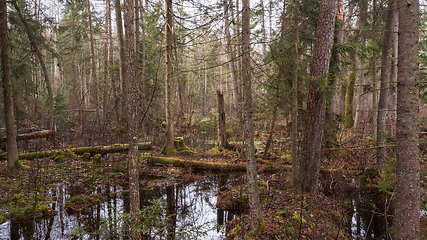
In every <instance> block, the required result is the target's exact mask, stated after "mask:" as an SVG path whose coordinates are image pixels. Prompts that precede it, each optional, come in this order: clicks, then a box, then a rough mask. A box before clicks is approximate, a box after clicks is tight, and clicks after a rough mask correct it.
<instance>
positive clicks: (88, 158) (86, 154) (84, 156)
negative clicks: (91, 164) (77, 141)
mask: <svg viewBox="0 0 427 240" xmlns="http://www.w3.org/2000/svg"><path fill="white" fill-rule="evenodd" d="M80 159H81V160H83V161H89V160H90V153H88V152H85V153H83V155H81V156H80Z"/></svg>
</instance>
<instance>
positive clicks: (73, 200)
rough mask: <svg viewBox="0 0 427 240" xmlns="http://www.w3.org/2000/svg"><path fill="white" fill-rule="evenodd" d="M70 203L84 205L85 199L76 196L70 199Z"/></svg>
mask: <svg viewBox="0 0 427 240" xmlns="http://www.w3.org/2000/svg"><path fill="white" fill-rule="evenodd" d="M70 203H74V204H84V203H86V199H84V197H82V196H81V195H76V196H74V197H72V198H71V199H70Z"/></svg>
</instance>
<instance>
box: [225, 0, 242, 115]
mask: <svg viewBox="0 0 427 240" xmlns="http://www.w3.org/2000/svg"><path fill="white" fill-rule="evenodd" d="M228 7H229V2H228V1H224V25H225V26H224V33H225V49H226V51H227V61H228V67H229V69H230V78H231V88H232V96H233V108H234V113H235V114H236V118H237V119H238V116H237V115H238V109H239V93H238V87H237V77H236V69H235V66H234V61H235V56H234V51H233V49H232V47H231V37H230V26H229V25H230V23H229V21H228V9H229V8H228Z"/></svg>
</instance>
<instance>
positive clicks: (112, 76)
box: [107, 0, 119, 121]
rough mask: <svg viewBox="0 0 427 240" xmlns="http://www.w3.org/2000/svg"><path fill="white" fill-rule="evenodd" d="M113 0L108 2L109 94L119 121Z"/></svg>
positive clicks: (114, 114) (115, 118) (114, 117)
mask: <svg viewBox="0 0 427 240" xmlns="http://www.w3.org/2000/svg"><path fill="white" fill-rule="evenodd" d="M110 1H111V0H107V2H108V9H110V10H109V11H110V14H109V16H108V27H109V31H108V38H109V49H108V50H109V51H108V55H109V57H108V71H109V73H110V75H109V76H110V81H111V95H109V96H110V97H111V98H112V100H113V101H112V103H113V106H112V111H113V119H114V120H116V121H117V118H118V116H119V114H118V108H119V106H118V105H119V103H118V97H117V89H116V86H117V85H116V74H115V71H114V69H113V64H114V60H113V57H114V56H113V26H112V23H111V3H110Z"/></svg>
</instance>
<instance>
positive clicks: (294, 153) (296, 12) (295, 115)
mask: <svg viewBox="0 0 427 240" xmlns="http://www.w3.org/2000/svg"><path fill="white" fill-rule="evenodd" d="M298 26H299V0H296V1H295V10H294V28H295V29H294V31H295V32H294V45H295V56H294V69H293V81H292V185H293V186H294V187H296V186H297V181H298V140H297V134H298V69H299V66H298V65H299V60H298V40H299V27H298Z"/></svg>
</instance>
